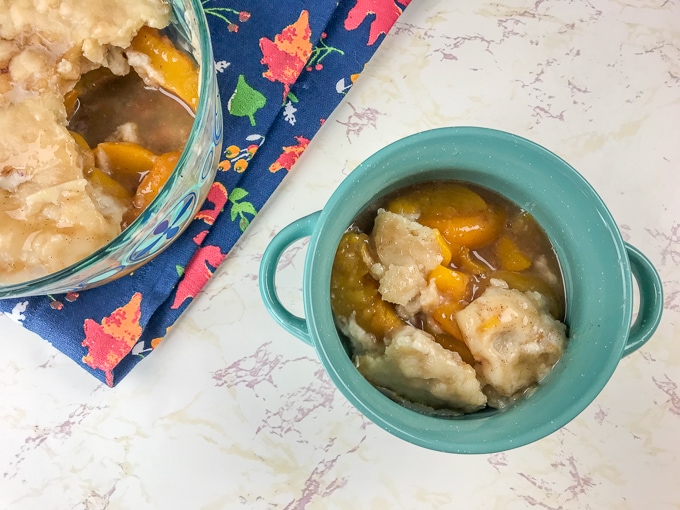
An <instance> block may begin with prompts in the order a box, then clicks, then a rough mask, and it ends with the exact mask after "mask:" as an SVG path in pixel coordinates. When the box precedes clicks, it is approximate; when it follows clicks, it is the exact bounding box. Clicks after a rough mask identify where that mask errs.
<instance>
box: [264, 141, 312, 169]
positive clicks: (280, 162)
mask: <svg viewBox="0 0 680 510" xmlns="http://www.w3.org/2000/svg"><path fill="white" fill-rule="evenodd" d="M295 139H296V140H297V142H298V143H297V145H290V146H288V147H284V148H283V152H282V153H281V155H280V156H279V157H278V159H277V160H276V161H274V162H273V163H272V164H271V165H270V166H269V171H270V172H272V173H274V172H278V171H279V170H281V169H282V168H285V169H286V170H288V171H289V172H290V169H291V168H293V165H294V164H295V162H296V161H297V160H298V158H299V157H300V156H301V155H302V153H303V152H304V151H305V149H306V148H307V146H308V145H309V140H308V139H307V138H305V137H304V136H296V137H295Z"/></svg>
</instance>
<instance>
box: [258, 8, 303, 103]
mask: <svg viewBox="0 0 680 510" xmlns="http://www.w3.org/2000/svg"><path fill="white" fill-rule="evenodd" d="M311 35H312V31H311V29H310V28H309V13H308V12H307V11H302V12H301V13H300V17H299V18H298V20H297V21H296V22H295V23H293V24H292V25H288V26H287V27H286V28H284V29H283V31H282V32H281V33H280V34H278V35H276V37H274V40H273V41H271V40H270V39H267V38H266V37H263V38H262V39H260V50H262V60H261V61H260V62H261V63H262V64H264V65H266V66H267V68H268V70H267V71H265V72H264V73H262V76H264V77H265V78H267V79H268V80H269V81H278V82H280V83H282V84H283V99H284V100H285V99H286V97H288V93H289V92H290V86H291V85H292V84H293V83H295V80H297V77H298V76H299V75H300V73H301V72H302V69H303V68H304V66H305V63H306V62H307V61H308V60H309V57H310V55H311V54H312V42H311V40H310V38H311Z"/></svg>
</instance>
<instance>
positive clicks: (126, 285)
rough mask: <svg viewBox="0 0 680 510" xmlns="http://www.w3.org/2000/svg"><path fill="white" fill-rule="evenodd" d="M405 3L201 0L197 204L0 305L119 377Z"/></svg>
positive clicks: (292, 158)
mask: <svg viewBox="0 0 680 510" xmlns="http://www.w3.org/2000/svg"><path fill="white" fill-rule="evenodd" d="M409 2H410V0H348V1H344V0H343V1H340V2H337V1H336V0H287V1H286V2H280V1H275V0H271V1H258V2H248V1H245V0H202V4H203V8H204V11H205V14H206V17H207V20H208V26H209V29H210V33H211V36H212V44H213V51H214V57H215V69H216V72H217V78H218V86H219V90H220V94H221V98H222V109H223V113H224V142H223V154H222V157H221V162H220V164H219V168H218V172H217V177H216V179H215V182H214V183H213V185H212V188H211V190H210V192H209V195H208V198H207V200H206V202H205V204H204V205H203V207H202V209H201V211H200V212H199V213H198V214H197V216H196V218H195V219H194V220H193V221H192V223H191V224H190V225H189V227H188V228H187V230H186V231H185V232H184V233H183V234H182V235H181V236H180V237H179V238H178V239H177V240H175V242H174V243H173V244H172V246H171V247H170V248H168V249H167V250H166V251H164V252H163V253H161V254H160V255H159V256H158V257H156V258H155V259H154V260H152V261H151V262H150V263H148V264H146V265H145V266H143V267H141V268H140V269H138V270H136V271H135V272H134V273H133V274H131V275H129V276H125V277H123V278H121V279H119V280H117V281H114V282H112V283H109V284H106V285H104V286H101V287H98V288H95V289H91V290H87V291H83V292H80V293H69V294H64V295H54V296H39V297H33V298H23V299H7V300H0V312H1V313H5V314H6V315H7V316H9V317H10V318H11V319H13V320H15V321H17V322H19V323H21V324H22V325H23V326H24V327H25V328H27V329H29V330H31V331H34V332H35V333H37V334H38V335H39V336H41V337H42V338H43V339H45V340H47V341H48V342H50V343H51V344H52V345H53V346H54V347H56V348H57V349H58V350H60V351H62V352H63V353H64V354H66V355H67V356H69V357H70V358H71V359H73V360H74V361H75V362H76V363H77V364H79V365H80V366H81V367H83V368H84V369H85V370H87V371H88V372H90V373H91V374H92V375H93V376H95V377H96V378H98V379H99V380H101V381H103V382H105V383H106V384H108V385H109V386H114V385H115V384H116V383H118V382H119V381H120V380H121V379H122V378H123V377H124V376H125V375H126V374H128V373H129V372H130V370H132V368H133V367H134V366H135V365H136V364H137V363H138V362H139V361H141V360H142V359H143V358H144V357H146V356H147V355H149V354H150V353H151V352H153V350H154V349H155V348H156V346H157V345H158V344H159V343H160V342H161V340H162V339H163V337H164V336H165V335H166V334H167V332H168V331H169V330H170V329H171V328H172V326H173V324H174V323H175V322H176V321H177V319H179V317H180V316H181V314H182V312H183V311H184V310H185V309H186V308H187V306H188V305H189V303H190V302H191V300H192V299H193V298H194V297H195V296H196V295H197V294H198V292H199V291H200V290H201V288H203V286H204V285H205V284H206V283H207V282H208V280H209V279H210V277H211V276H212V275H213V273H214V271H215V270H216V269H217V267H218V266H219V265H220V264H221V263H222V261H223V260H224V259H225V258H226V257H227V254H228V253H229V250H230V249H231V248H232V247H233V246H234V244H235V243H236V241H237V240H238V239H239V237H240V236H241V235H242V234H243V232H244V231H245V230H246V228H248V225H249V224H250V222H251V221H252V219H253V217H254V216H255V215H256V214H257V212H258V211H259V210H260V209H261V207H262V206H263V205H264V203H265V202H266V200H267V199H268V198H269V196H270V195H271V194H272V193H273V192H274V190H275V189H276V187H277V186H278V185H279V184H280V182H281V180H282V179H283V178H284V177H285V176H286V175H287V173H288V172H289V171H290V170H291V168H292V167H293V165H294V163H295V162H296V161H297V159H298V158H299V157H300V155H301V154H302V152H303V151H304V150H305V149H306V148H307V146H308V145H309V142H310V140H311V139H312V137H313V136H314V134H315V133H316V132H317V131H318V129H319V128H320V127H321V125H322V124H323V123H324V121H325V119H326V118H327V117H328V116H329V115H330V114H331V112H332V111H333V109H334V108H335V107H336V106H337V104H338V103H339V102H340V101H341V100H342V98H343V97H344V95H345V94H346V93H347V91H348V90H349V88H350V87H351V86H352V83H353V82H354V81H355V80H356V78H357V77H358V76H359V74H360V73H361V71H362V69H363V67H364V65H365V64H366V62H368V60H369V59H370V58H371V56H372V55H373V53H374V52H375V50H376V48H377V47H378V45H379V44H380V42H381V41H382V39H383V38H384V35H385V34H386V33H387V32H388V31H389V29H390V28H391V27H392V25H393V24H394V22H395V21H396V20H397V19H398V17H399V15H400V14H401V12H402V10H403V9H404V8H405V7H406V6H407V5H408V3H409ZM281 199H284V198H283V197H281Z"/></svg>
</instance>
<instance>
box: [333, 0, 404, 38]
mask: <svg viewBox="0 0 680 510" xmlns="http://www.w3.org/2000/svg"><path fill="white" fill-rule="evenodd" d="M410 2H411V0H400V1H399V3H400V4H402V5H404V6H407V5H408V4H409V3H410ZM401 12H402V11H401V8H400V7H399V6H398V5H396V3H395V1H394V0H357V3H356V5H355V6H354V7H352V10H351V11H349V13H348V15H347V19H346V20H345V28H346V29H347V30H354V29H356V28H358V27H359V25H361V24H362V23H363V22H364V20H365V19H366V18H368V16H369V14H373V15H375V18H374V19H373V21H372V22H371V29H370V32H369V34H368V45H369V46H371V45H373V44H374V43H375V42H376V41H377V40H378V37H380V34H386V33H387V32H388V31H389V30H390V28H392V25H394V22H395V21H397V18H399V15H400V14H401Z"/></svg>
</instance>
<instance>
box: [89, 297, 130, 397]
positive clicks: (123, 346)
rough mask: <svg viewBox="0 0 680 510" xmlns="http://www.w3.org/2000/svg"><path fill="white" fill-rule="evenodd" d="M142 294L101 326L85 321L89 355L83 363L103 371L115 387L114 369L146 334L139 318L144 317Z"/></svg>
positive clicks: (118, 309)
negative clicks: (143, 334)
mask: <svg viewBox="0 0 680 510" xmlns="http://www.w3.org/2000/svg"><path fill="white" fill-rule="evenodd" d="M141 304H142V294H140V293H139V292H137V293H135V294H134V295H133V296H132V298H131V299H130V301H129V302H128V303H127V304H125V305H123V306H121V307H120V308H117V309H115V310H114V311H113V312H112V313H111V315H109V316H108V317H104V318H103V319H102V322H101V324H99V323H97V322H96V321H94V320H92V319H85V323H84V325H83V329H84V330H85V340H83V343H82V345H83V347H87V350H88V352H87V355H86V356H84V357H83V363H86V364H87V365H89V366H90V367H91V368H94V369H99V370H103V371H104V373H105V374H106V384H108V385H109V386H113V369H114V368H115V367H116V366H117V365H118V363H120V360H122V359H123V358H124V357H125V356H126V355H127V354H128V353H129V352H130V351H131V350H132V348H133V347H134V345H135V344H136V343H137V341H138V340H139V337H140V336H141V335H142V327H141V326H140V324H139V319H140V317H141V315H142V309H141Z"/></svg>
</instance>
